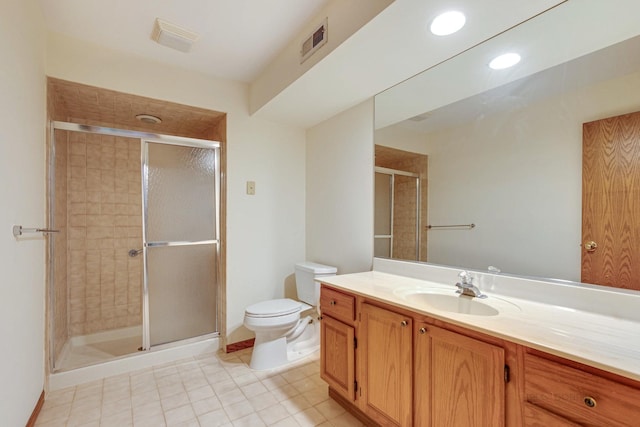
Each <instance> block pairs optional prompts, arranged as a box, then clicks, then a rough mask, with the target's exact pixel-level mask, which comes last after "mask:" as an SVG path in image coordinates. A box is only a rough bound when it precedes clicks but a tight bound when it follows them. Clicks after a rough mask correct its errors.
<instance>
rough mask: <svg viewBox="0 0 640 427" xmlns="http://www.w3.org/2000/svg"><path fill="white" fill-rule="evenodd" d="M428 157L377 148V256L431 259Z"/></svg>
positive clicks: (381, 147)
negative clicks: (428, 254) (427, 229)
mask: <svg viewBox="0 0 640 427" xmlns="http://www.w3.org/2000/svg"><path fill="white" fill-rule="evenodd" d="M427 167H428V157H427V156H426V155H423V154H418V153H412V152H408V151H403V150H398V149H395V148H390V147H385V146H382V145H376V146H375V214H374V256H376V257H385V258H395V259H404V260H415V261H426V260H427V233H426V229H425V226H426V224H427Z"/></svg>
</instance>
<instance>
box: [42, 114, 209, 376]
mask: <svg viewBox="0 0 640 427" xmlns="http://www.w3.org/2000/svg"><path fill="white" fill-rule="evenodd" d="M49 141H50V143H49V146H50V152H49V164H48V169H49V176H48V179H49V207H50V208H49V226H50V227H51V228H55V229H58V230H59V231H60V232H59V233H56V234H52V235H51V236H50V238H49V254H48V258H49V279H48V282H49V301H48V316H49V335H48V336H49V358H50V366H51V371H52V372H62V371H67V370H72V369H75V368H78V367H82V366H88V365H93V364H97V363H101V362H104V361H106V360H112V359H114V358H119V357H124V356H126V355H130V354H136V353H139V352H140V351H148V350H151V349H154V348H159V347H160V346H163V345H165V344H169V343H175V342H182V341H183V340H189V339H192V340H193V339H196V340H197V339H204V338H210V337H214V336H218V327H219V325H218V323H219V311H220V310H219V309H220V295H219V281H220V279H219V275H220V268H219V267H220V210H221V207H220V200H221V199H220V190H221V188H220V178H221V174H220V144H219V143H218V142H216V141H209V140H204V139H196V138H186V137H178V136H166V135H161V134H153V133H148V132H141V131H135V130H122V129H116V128H110V127H101V126H90V125H83V124H77V123H70V122H63V121H53V122H51V130H50V136H49Z"/></svg>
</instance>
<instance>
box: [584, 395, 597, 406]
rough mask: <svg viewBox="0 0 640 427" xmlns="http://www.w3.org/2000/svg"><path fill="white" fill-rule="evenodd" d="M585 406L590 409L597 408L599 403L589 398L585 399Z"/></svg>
mask: <svg viewBox="0 0 640 427" xmlns="http://www.w3.org/2000/svg"><path fill="white" fill-rule="evenodd" d="M584 404H585V405H587V406H588V407H589V408H595V407H596V405H597V404H598V403H597V402H596V400H595V399H594V398H593V397H591V396H587V397H585V398H584Z"/></svg>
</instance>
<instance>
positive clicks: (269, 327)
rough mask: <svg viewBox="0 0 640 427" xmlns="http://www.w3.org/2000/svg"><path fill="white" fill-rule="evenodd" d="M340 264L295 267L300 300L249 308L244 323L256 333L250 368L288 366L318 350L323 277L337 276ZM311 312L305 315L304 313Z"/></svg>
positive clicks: (305, 263)
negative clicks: (319, 304)
mask: <svg viewBox="0 0 640 427" xmlns="http://www.w3.org/2000/svg"><path fill="white" fill-rule="evenodd" d="M336 271H337V269H336V267H331V266H328V265H322V264H317V263H314V262H308V261H307V262H301V263H298V264H296V266H295V277H296V289H297V291H298V299H299V300H300V301H296V300H292V299H289V298H283V299H273V300H268V301H262V302H259V303H257V304H253V305H250V306H249V307H247V308H246V309H245V313H244V326H245V327H246V328H247V329H249V330H251V331H253V332H254V333H255V334H256V340H255V342H254V344H253V353H252V355H251V363H249V367H250V368H251V369H256V370H265V369H273V368H277V367H280V366H284V365H286V364H288V363H290V362H293V361H295V360H297V359H299V358H301V357H304V356H306V355H308V354H310V353H312V352H314V351H316V350H317V349H318V347H319V346H320V334H319V325H318V321H317V318H318V314H319V311H318V302H319V299H320V283H319V282H318V280H319V279H320V278H321V277H326V276H335V274H336ZM303 312H308V313H307V315H306V316H305V317H302V318H301V316H300V315H301V313H303Z"/></svg>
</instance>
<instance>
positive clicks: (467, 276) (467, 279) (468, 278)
mask: <svg viewBox="0 0 640 427" xmlns="http://www.w3.org/2000/svg"><path fill="white" fill-rule="evenodd" d="M458 277H459V278H460V281H461V282H462V284H463V285H471V284H473V276H472V275H471V273H469V272H468V271H466V270H462V271H461V272H460V273H458Z"/></svg>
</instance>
